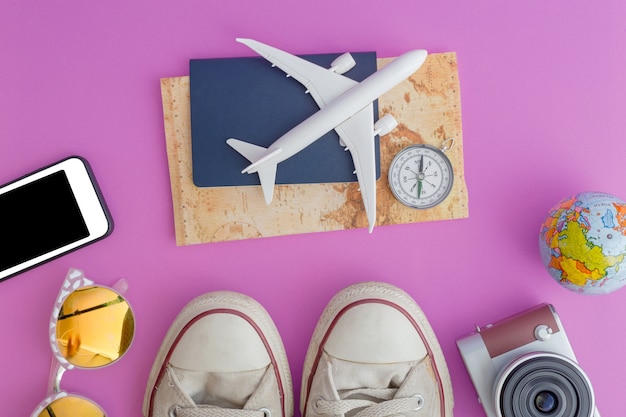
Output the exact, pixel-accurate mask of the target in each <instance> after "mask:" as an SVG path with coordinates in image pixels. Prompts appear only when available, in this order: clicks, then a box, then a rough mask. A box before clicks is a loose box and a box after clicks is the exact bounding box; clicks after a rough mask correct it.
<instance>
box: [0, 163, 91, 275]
mask: <svg viewBox="0 0 626 417" xmlns="http://www.w3.org/2000/svg"><path fill="white" fill-rule="evenodd" d="M88 235H89V231H88V229H87V225H86V224H85V220H84V219H83V216H82V215H81V213H80V210H79V207H78V204H77V203H76V199H75V197H74V195H73V193H72V189H71V188H70V184H69V182H68V179H67V175H66V174H65V172H64V171H58V172H55V173H53V174H51V175H48V176H46V177H43V178H40V179H38V180H36V181H33V182H31V183H28V184H26V185H24V186H22V187H19V188H16V189H14V190H11V191H9V192H7V193H4V194H2V195H0V242H1V243H2V249H1V250H0V270H4V269H7V268H11V267H14V266H16V265H19V264H20V263H22V262H24V261H28V260H30V259H33V258H36V257H37V256H40V255H43V254H45V253H47V252H50V251H52V250H55V249H59V248H61V247H63V246H65V245H67V244H69V243H72V242H75V241H77V240H80V239H83V238H85V237H87V236H88Z"/></svg>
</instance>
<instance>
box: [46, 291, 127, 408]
mask: <svg viewBox="0 0 626 417" xmlns="http://www.w3.org/2000/svg"><path fill="white" fill-rule="evenodd" d="M134 332H135V319H134V317H133V313H132V310H131V309H130V306H129V305H128V303H127V302H126V300H124V298H122V297H121V296H120V295H119V294H117V293H116V292H115V291H112V290H110V289H108V288H103V287H97V286H93V287H85V288H81V289H78V290H76V291H74V292H72V293H71V294H70V295H69V296H68V297H67V298H66V299H65V301H64V302H63V305H62V307H61V311H60V312H59V317H58V322H57V344H58V346H59V350H60V352H61V354H62V355H63V357H64V358H66V359H67V361H68V362H70V363H71V364H73V365H76V366H80V367H83V368H96V367H99V366H104V365H108V364H109V363H111V362H113V361H115V360H116V359H118V358H119V357H120V356H122V355H123V354H124V353H125V352H126V350H128V347H129V346H130V343H131V341H132V339H133V335H134ZM89 415H91V414H89Z"/></svg>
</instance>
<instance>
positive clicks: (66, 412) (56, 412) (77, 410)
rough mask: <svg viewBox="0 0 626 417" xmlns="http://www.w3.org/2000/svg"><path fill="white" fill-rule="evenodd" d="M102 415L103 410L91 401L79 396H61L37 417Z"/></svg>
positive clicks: (90, 416) (102, 416) (94, 416)
mask: <svg viewBox="0 0 626 417" xmlns="http://www.w3.org/2000/svg"><path fill="white" fill-rule="evenodd" d="M75 416H80V417H104V411H102V409H101V408H100V407H98V406H97V405H95V404H94V403H92V402H91V401H89V400H87V399H85V398H80V397H72V396H68V397H63V398H59V399H58V400H55V401H53V402H52V403H51V404H50V405H49V406H47V407H46V408H45V409H44V410H43V411H42V412H41V413H39V416H38V417H75Z"/></svg>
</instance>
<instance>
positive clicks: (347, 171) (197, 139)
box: [189, 52, 380, 187]
mask: <svg viewBox="0 0 626 417" xmlns="http://www.w3.org/2000/svg"><path fill="white" fill-rule="evenodd" d="M337 56H339V54H324V55H307V56H303V58H305V59H307V60H309V61H311V62H314V63H316V64H318V65H320V66H322V67H325V68H328V67H330V63H331V62H332V61H333V60H334V59H335V58H336V57H337ZM352 56H353V57H354V59H355V61H356V63H357V65H356V66H355V67H354V68H352V69H351V70H350V71H348V72H347V73H345V74H344V75H345V76H346V77H350V78H352V79H354V80H356V81H362V80H364V79H365V78H367V77H368V76H369V75H370V74H372V73H374V72H375V71H376V69H377V68H376V54H375V53H374V52H361V53H354V54H352ZM189 80H190V81H189V82H190V100H191V138H192V139H191V142H192V164H193V165H192V170H193V182H194V184H195V185H196V186H198V187H222V186H236V185H258V184H259V177H258V175H257V174H256V173H255V174H242V173H241V170H242V169H244V168H245V167H247V166H248V165H249V164H250V162H249V161H248V160H247V159H246V158H244V157H243V156H242V155H240V154H239V153H238V152H237V151H235V150H234V149H233V148H231V147H230V146H228V145H227V144H226V140H227V139H229V138H235V139H239V140H243V141H245V142H250V143H253V144H255V145H259V146H263V147H268V146H270V145H271V144H272V143H273V142H274V141H276V139H278V138H279V137H280V136H282V135H283V134H285V133H286V132H288V131H289V130H291V129H292V128H293V127H295V126H296V125H297V124H299V123H300V122H302V121H303V120H305V119H306V118H307V117H309V116H311V115H312V114H314V113H315V112H317V111H318V110H319V107H318V106H317V104H316V103H315V101H314V100H313V97H311V96H310V95H308V94H305V88H304V86H303V85H302V84H300V83H299V82H298V81H296V80H294V79H293V78H289V77H286V74H285V73H284V72H283V71H282V70H280V69H278V68H274V67H272V66H271V64H270V63H269V62H268V61H266V60H265V59H263V58H260V57H252V58H223V59H194V60H191V61H190V64H189ZM376 120H378V105H377V102H375V103H374V121H376ZM375 141H376V176H377V177H378V176H380V150H379V142H378V137H376V138H375ZM353 171H354V164H353V162H352V157H351V156H350V152H344V150H343V148H342V147H341V145H340V144H339V136H338V135H337V133H336V132H335V131H334V130H331V131H330V132H329V133H327V134H326V135H324V136H323V137H322V138H320V139H319V140H318V141H316V142H314V143H313V144H311V145H310V146H308V147H307V148H305V149H304V150H302V151H301V152H300V153H298V154H296V155H294V156H292V157H291V158H289V159H287V160H286V161H283V162H281V163H279V164H278V169H277V172H276V183H277V184H307V183H325V182H350V181H356V175H354V174H353Z"/></svg>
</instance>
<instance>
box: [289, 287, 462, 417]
mask: <svg viewBox="0 0 626 417" xmlns="http://www.w3.org/2000/svg"><path fill="white" fill-rule="evenodd" d="M453 403H454V401H453V396H452V383H451V381H450V375H449V373H448V367H447V365H446V362H445V359H444V357H443V353H442V351H441V348H440V346H439V343H438V342H437V339H436V337H435V334H434V332H433V330H432V328H431V326H430V324H429V323H428V321H427V320H426V317H425V316H424V313H423V312H422V310H421V309H420V308H419V306H418V305H417V304H416V303H415V301H414V300H413V299H412V298H411V297H410V296H409V295H408V294H406V293H405V292H404V291H402V290H400V289H399V288H397V287H394V286H392V285H389V284H384V283H379V282H368V283H362V284H357V285H353V286H350V287H348V288H346V289H344V290H343V291H341V292H339V293H338V294H337V295H336V296H335V297H333V299H332V300H331V301H330V303H329V304H328V306H326V308H325V310H324V312H323V313H322V316H321V318H320V320H319V322H318V324H317V327H316V329H315V332H314V333H313V336H312V339H311V344H310V345H309V349H308V352H307V355H306V359H305V364H304V370H303V374H302V391H301V395H300V411H301V413H302V417H326V416H341V417H344V416H345V417H384V416H390V415H394V414H403V415H404V416H407V417H418V416H428V417H451V416H452V408H453Z"/></svg>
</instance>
